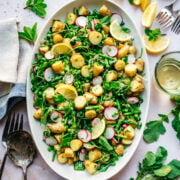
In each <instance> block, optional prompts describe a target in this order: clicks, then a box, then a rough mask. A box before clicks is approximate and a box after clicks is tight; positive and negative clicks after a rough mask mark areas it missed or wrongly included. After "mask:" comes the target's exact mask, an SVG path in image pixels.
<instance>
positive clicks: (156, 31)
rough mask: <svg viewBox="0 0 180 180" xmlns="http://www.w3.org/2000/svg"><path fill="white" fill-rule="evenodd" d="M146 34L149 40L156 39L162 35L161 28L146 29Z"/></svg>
mask: <svg viewBox="0 0 180 180" xmlns="http://www.w3.org/2000/svg"><path fill="white" fill-rule="evenodd" d="M145 34H146V35H147V36H148V37H149V41H156V40H157V39H158V38H159V37H161V36H162V34H161V30H160V28H157V29H154V30H151V29H145Z"/></svg>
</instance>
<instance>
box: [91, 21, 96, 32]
mask: <svg viewBox="0 0 180 180" xmlns="http://www.w3.org/2000/svg"><path fill="white" fill-rule="evenodd" d="M91 29H92V30H93V31H94V30H95V21H94V20H92V21H91Z"/></svg>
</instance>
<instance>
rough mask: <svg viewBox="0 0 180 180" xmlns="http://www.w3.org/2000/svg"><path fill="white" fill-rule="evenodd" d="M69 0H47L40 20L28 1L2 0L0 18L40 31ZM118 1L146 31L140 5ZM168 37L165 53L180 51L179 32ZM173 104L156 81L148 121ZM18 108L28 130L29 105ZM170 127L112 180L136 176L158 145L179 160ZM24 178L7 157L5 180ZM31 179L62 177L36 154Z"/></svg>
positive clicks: (165, 0) (151, 59)
mask: <svg viewBox="0 0 180 180" xmlns="http://www.w3.org/2000/svg"><path fill="white" fill-rule="evenodd" d="M68 1H69V0H46V3H47V4H48V7H47V16H46V18H45V19H41V18H40V17H38V16H36V15H35V14H34V13H32V12H31V11H28V10H24V9H23V8H24V6H25V0H18V1H17V0H16V1H15V0H14V1H10V0H0V19H5V18H8V17H16V18H17V20H18V21H19V22H20V24H19V28H20V29H22V27H23V26H24V25H28V26H32V25H33V24H34V22H38V31H40V30H41V28H42V27H43V25H44V23H46V20H47V19H48V18H49V17H50V16H51V14H52V13H53V12H54V11H56V10H57V9H58V8H59V7H61V6H62V5H63V4H64V3H67V2H68ZM115 1H116V2H118V3H119V4H120V5H121V6H122V7H123V8H125V9H126V11H127V12H128V14H129V15H130V16H131V17H132V19H133V20H134V21H135V23H136V25H137V27H139V30H140V31H141V32H143V28H142V27H141V14H142V13H141V10H140V9H139V8H136V7H133V6H131V5H130V4H129V3H128V2H127V1H128V0H115ZM168 2H170V0H169V1H168V0H158V4H159V8H158V9H160V8H161V7H163V5H165V3H168ZM175 7H176V9H178V8H180V0H177V3H176V5H175ZM168 36H169V37H170V39H171V44H170V46H169V48H168V49H167V51H166V52H170V51H175V50H176V51H177V50H179V51H180V46H179V42H180V35H179V36H177V35H175V34H172V33H171V32H168ZM160 56H161V55H159V56H150V55H149V64H150V66H149V68H150V72H151V76H152V79H153V72H154V67H155V64H156V62H157V61H158V60H159V58H160ZM172 107H173V104H172V103H171V102H170V100H169V97H168V96H167V95H165V94H163V93H162V92H159V91H158V90H157V89H156V88H155V87H154V84H153V80H152V86H151V102H150V108H149V114H148V121H149V120H153V119H156V118H157V114H158V113H167V112H169V111H170V109H171V108H172ZM16 108H18V110H19V111H21V112H22V113H24V116H25V129H26V130H28V131H29V126H28V121H27V116H26V107H25V103H22V104H21V105H20V106H19V107H18V106H17V107H16ZM165 126H166V128H167V132H166V134H165V135H163V136H161V137H160V139H159V141H158V142H156V143H152V144H146V143H145V142H144V141H143V140H141V142H140V144H139V147H138V149H137V151H136V153H135V154H134V156H133V158H132V159H131V161H130V162H129V163H128V164H127V166H126V167H125V168H124V169H123V170H122V171H121V172H119V173H118V174H117V175H116V176H115V177H113V178H112V179H113V180H128V179H129V178H130V177H134V176H135V175H136V171H137V169H138V162H139V161H141V160H142V159H143V157H144V154H145V153H146V152H147V151H149V150H152V151H155V150H156V149H157V147H158V146H160V145H161V146H164V147H165V148H167V149H168V154H169V155H168V158H167V160H166V162H168V161H170V160H171V159H173V158H177V159H180V153H179V152H180V143H179V141H178V140H177V138H176V136H175V132H174V130H173V129H172V127H171V125H170V123H169V124H165ZM3 127H4V122H0V137H1V135H2V130H3ZM3 154H4V148H3V147H2V145H1V143H0V163H1V160H2V157H3ZM20 179H23V177H22V172H21V169H20V168H17V167H15V166H14V165H13V164H12V163H11V162H10V160H7V162H6V166H5V170H4V174H3V177H2V180H20ZM28 179H29V180H49V179H51V180H58V179H62V178H61V177H59V176H58V175H56V174H55V173H54V172H53V170H51V169H50V168H49V167H48V166H47V165H46V164H45V162H44V160H42V158H41V156H40V155H39V154H38V153H37V156H36V158H35V159H34V162H33V164H32V165H31V166H30V167H29V168H28Z"/></svg>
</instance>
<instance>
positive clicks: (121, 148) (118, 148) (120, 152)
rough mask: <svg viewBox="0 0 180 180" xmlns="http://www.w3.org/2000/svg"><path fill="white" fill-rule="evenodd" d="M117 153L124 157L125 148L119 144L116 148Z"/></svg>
mask: <svg viewBox="0 0 180 180" xmlns="http://www.w3.org/2000/svg"><path fill="white" fill-rule="evenodd" d="M115 152H116V153H117V154H118V155H122V154H123V152H124V146H123V145H122V144H119V145H117V146H116V147H115Z"/></svg>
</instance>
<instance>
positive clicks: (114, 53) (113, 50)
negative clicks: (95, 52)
mask: <svg viewBox="0 0 180 180" xmlns="http://www.w3.org/2000/svg"><path fill="white" fill-rule="evenodd" d="M107 54H108V56H111V57H115V56H117V54H118V48H117V47H116V46H109V48H108V49H107Z"/></svg>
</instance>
